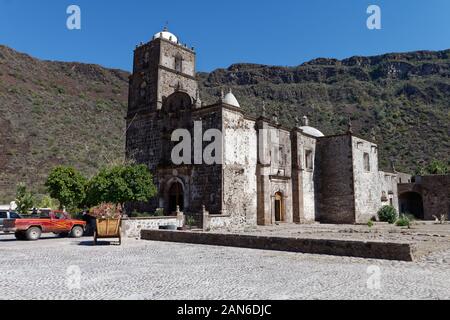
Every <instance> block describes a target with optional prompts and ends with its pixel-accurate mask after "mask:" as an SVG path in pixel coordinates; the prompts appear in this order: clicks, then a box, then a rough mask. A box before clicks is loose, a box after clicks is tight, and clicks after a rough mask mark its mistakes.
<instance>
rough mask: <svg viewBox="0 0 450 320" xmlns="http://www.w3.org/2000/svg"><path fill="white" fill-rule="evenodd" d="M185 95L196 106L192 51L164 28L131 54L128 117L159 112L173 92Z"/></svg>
mask: <svg viewBox="0 0 450 320" xmlns="http://www.w3.org/2000/svg"><path fill="white" fill-rule="evenodd" d="M177 91H182V92H185V93H187V94H188V95H189V96H190V97H191V99H192V101H193V103H195V104H197V105H199V104H200V102H199V98H198V84H197V81H196V78H195V52H194V49H193V48H188V47H187V46H186V45H182V44H181V43H180V42H179V40H178V38H177V37H176V36H175V35H174V34H172V33H171V32H169V31H168V30H167V28H164V30H163V31H161V32H158V33H156V34H155V35H154V36H153V39H152V40H151V41H150V42H149V43H147V44H141V45H139V46H137V47H136V50H135V51H134V63H133V74H132V75H131V76H130V89H129V98H128V117H134V116H135V114H136V113H147V112H155V111H158V110H161V109H162V107H163V104H164V102H165V100H166V99H167V98H168V97H169V96H170V95H171V94H173V93H174V92H177Z"/></svg>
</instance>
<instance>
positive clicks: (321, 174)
mask: <svg viewBox="0 0 450 320" xmlns="http://www.w3.org/2000/svg"><path fill="white" fill-rule="evenodd" d="M316 150H317V151H316V160H315V163H316V168H315V172H314V174H315V176H316V177H317V178H316V190H317V193H316V195H317V203H318V208H319V217H320V221H321V222H324V223H350V224H352V223H355V198H354V193H353V190H354V187H353V184H354V180H353V160H352V137H351V135H339V136H330V137H323V138H318V139H317V149H316Z"/></svg>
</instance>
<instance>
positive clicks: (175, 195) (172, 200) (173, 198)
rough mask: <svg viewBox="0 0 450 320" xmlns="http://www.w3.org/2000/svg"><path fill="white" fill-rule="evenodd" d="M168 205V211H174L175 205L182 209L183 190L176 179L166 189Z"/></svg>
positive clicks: (175, 209)
mask: <svg viewBox="0 0 450 320" xmlns="http://www.w3.org/2000/svg"><path fill="white" fill-rule="evenodd" d="M168 201H169V203H168V205H169V206H168V207H169V213H171V214H172V213H174V212H176V211H177V206H178V207H179V208H180V211H183V210H184V190H183V185H182V184H181V183H180V182H178V181H176V182H174V183H172V185H171V186H170V188H169V191H168Z"/></svg>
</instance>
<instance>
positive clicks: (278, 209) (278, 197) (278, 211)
mask: <svg viewBox="0 0 450 320" xmlns="http://www.w3.org/2000/svg"><path fill="white" fill-rule="evenodd" d="M274 206H275V222H282V221H284V203H283V194H282V193H281V192H277V193H275V203H274Z"/></svg>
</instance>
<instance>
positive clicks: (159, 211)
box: [155, 208, 164, 217]
mask: <svg viewBox="0 0 450 320" xmlns="http://www.w3.org/2000/svg"><path fill="white" fill-rule="evenodd" d="M155 216H156V217H163V216H164V209H163V208H158V209H156V211H155Z"/></svg>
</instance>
